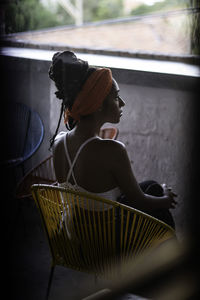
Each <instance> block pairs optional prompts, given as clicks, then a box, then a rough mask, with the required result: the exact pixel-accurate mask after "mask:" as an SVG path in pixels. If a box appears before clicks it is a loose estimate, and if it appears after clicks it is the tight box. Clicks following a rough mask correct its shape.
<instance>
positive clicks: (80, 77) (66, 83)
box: [49, 51, 96, 149]
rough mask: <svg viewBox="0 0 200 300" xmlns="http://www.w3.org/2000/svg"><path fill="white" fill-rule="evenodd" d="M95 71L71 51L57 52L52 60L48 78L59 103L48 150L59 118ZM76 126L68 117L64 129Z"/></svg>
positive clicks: (70, 106) (51, 144)
mask: <svg viewBox="0 0 200 300" xmlns="http://www.w3.org/2000/svg"><path fill="white" fill-rule="evenodd" d="M95 70H96V69H95V68H93V67H89V65H88V62H87V61H84V60H81V59H78V58H77V57H76V55H75V54H74V53H73V52H71V51H63V52H57V53H55V54H54V56H53V58H52V64H51V66H50V69H49V77H50V79H52V80H53V81H54V83H55V86H56V88H57V91H56V92H55V95H56V97H57V98H58V99H60V100H61V101H62V102H61V109H60V117H59V121H58V125H57V128H56V131H55V133H54V135H53V137H52V138H51V139H50V149H51V147H52V146H53V143H54V140H55V137H56V135H57V133H58V129H59V127H60V122H61V118H62V115H63V112H64V110H65V109H67V108H68V109H69V110H71V108H72V106H73V103H74V100H75V99H76V96H77V95H78V93H79V92H80V90H81V88H82V86H83V85H84V83H85V81H86V80H87V78H88V77H89V76H90V75H91V74H92V72H94V71H95ZM75 125H76V122H75V121H74V119H73V118H72V117H69V121H68V124H66V127H67V129H68V130H71V129H73V128H74V126H75Z"/></svg>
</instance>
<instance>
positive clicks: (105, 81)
mask: <svg viewBox="0 0 200 300" xmlns="http://www.w3.org/2000/svg"><path fill="white" fill-rule="evenodd" d="M111 87H112V73H111V70H110V69H107V68H99V69H97V70H95V71H94V72H93V73H92V74H91V75H90V76H89V78H88V79H87V81H86V82H85V84H84V85H83V87H82V89H81V91H80V92H79V94H78V96H77V97H76V99H75V101H74V104H73V106H72V109H71V110H69V109H66V110H65V113H64V123H65V124H66V123H67V122H68V117H69V116H71V117H72V118H73V119H74V120H76V121H79V120H80V117H81V116H86V115H89V114H92V113H93V112H95V111H97V110H98V108H100V107H101V105H102V103H103V101H104V99H105V98H106V97H107V96H108V94H109V92H110V90H111Z"/></svg>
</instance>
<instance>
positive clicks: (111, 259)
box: [32, 185, 174, 299]
mask: <svg viewBox="0 0 200 300" xmlns="http://www.w3.org/2000/svg"><path fill="white" fill-rule="evenodd" d="M32 194H33V197H34V200H35V202H36V204H37V206H38V208H39V211H40V214H41V218H42V221H43V224H44V228H45V231H46V234H47V237H48V242H49V246H50V250H51V255H52V266H51V273H50V277H49V283H48V289H47V299H48V295H49V290H50V286H51V281H52V276H53V271H54V268H55V266H56V265H60V266H64V267H67V268H72V269H75V270H78V271H84V272H89V273H93V274H95V275H97V276H106V274H111V273H112V270H114V268H113V266H114V265H116V264H120V263H123V262H125V261H126V260H127V259H130V258H133V257H136V256H138V255H139V254H141V253H142V252H143V251H145V250H146V249H149V248H152V247H155V246H157V245H159V244H160V243H162V242H163V241H165V240H167V239H169V238H172V237H173V236H174V230H173V229H172V228H171V227H170V226H168V225H166V224H165V223H163V222H161V221H159V220H157V219H155V218H153V217H151V216H149V215H147V214H145V213H143V212H141V211H138V210H136V209H133V208H131V207H129V206H126V205H123V204H120V203H118V202H114V201H111V200H107V199H103V198H100V197H97V196H95V195H92V194H86V193H81V192H77V191H72V190H67V189H64V188H60V187H56V186H49V185H33V186H32ZM95 209H98V211H95ZM119 215H120V218H119V217H118V216H119ZM119 220H120V221H119Z"/></svg>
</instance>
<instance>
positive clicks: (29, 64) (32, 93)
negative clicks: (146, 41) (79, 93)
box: [3, 57, 196, 236]
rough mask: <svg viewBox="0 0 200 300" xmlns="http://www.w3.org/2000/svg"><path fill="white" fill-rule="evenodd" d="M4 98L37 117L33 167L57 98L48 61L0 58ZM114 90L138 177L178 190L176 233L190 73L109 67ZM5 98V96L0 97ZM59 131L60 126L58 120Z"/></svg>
mask: <svg viewBox="0 0 200 300" xmlns="http://www.w3.org/2000/svg"><path fill="white" fill-rule="evenodd" d="M3 65H4V67H5V68H6V72H5V73H6V77H5V83H4V90H5V93H4V95H5V96H4V99H6V98H12V99H13V101H21V102H23V103H25V104H27V105H29V106H30V107H32V108H33V109H35V110H36V111H37V112H38V113H39V114H40V116H41V118H42V120H43V122H44V126H45V137H44V141H43V143H42V146H41V147H40V149H39V150H38V152H37V153H36V154H35V155H34V156H33V157H32V159H31V160H30V162H28V163H27V168H30V167H31V166H34V165H35V164H36V162H39V161H40V160H42V159H43V158H44V157H46V156H47V155H49V154H50V153H49V151H48V147H49V138H50V136H51V135H52V134H53V132H54V131H55V128H56V125H57V122H58V118H59V110H60V101H59V100H58V99H57V98H56V97H55V95H54V92H55V88H54V85H53V83H52V82H51V81H50V79H49V78H48V75H47V72H48V68H49V62H44V61H38V60H29V59H20V58H13V57H4V58H3ZM113 74H114V77H115V78H116V80H117V81H118V83H119V87H120V90H121V91H120V95H121V96H122V98H123V99H124V100H125V102H126V106H125V108H124V114H123V117H122V119H121V122H120V124H119V125H117V127H118V128H119V132H120V134H119V139H120V140H121V141H122V142H124V143H125V144H126V146H127V150H128V153H129V157H130V160H131V164H132V167H133V170H134V173H135V176H136V178H137V179H138V181H142V180H145V179H155V180H157V181H159V182H160V183H162V182H166V183H167V184H169V185H170V186H172V188H173V189H174V190H175V191H176V192H177V193H178V194H179V198H178V201H179V204H178V208H177V209H176V210H175V211H174V212H173V214H174V216H175V220H176V225H177V229H178V232H179V236H182V234H183V233H184V232H185V230H186V227H187V222H186V221H187V217H188V212H187V211H186V208H187V206H185V204H186V203H187V201H188V200H189V198H190V191H189V190H188V184H187V183H188V180H189V177H190V173H191V170H192V165H191V163H190V161H191V150H192V147H191V145H192V142H193V141H192V128H193V126H192V119H193V99H194V97H195V96H196V91H194V83H195V82H196V79H195V78H189V77H188V78H187V77H183V78H181V76H177V77H176V76H170V75H158V74H151V73H148V74H147V73H144V72H136V71H130V70H120V69H113ZM4 101H5V100H4ZM60 129H61V130H65V128H64V126H63V125H62V126H61V128H60Z"/></svg>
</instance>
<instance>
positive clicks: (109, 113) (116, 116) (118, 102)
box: [103, 79, 125, 123]
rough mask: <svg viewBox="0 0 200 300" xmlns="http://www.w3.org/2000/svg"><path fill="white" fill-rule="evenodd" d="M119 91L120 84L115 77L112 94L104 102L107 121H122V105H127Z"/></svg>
mask: <svg viewBox="0 0 200 300" xmlns="http://www.w3.org/2000/svg"><path fill="white" fill-rule="evenodd" d="M119 91H120V90H119V86H118V84H117V82H116V81H115V80H114V79H113V83H112V88H111V91H110V94H109V95H108V97H107V98H106V99H105V101H104V104H103V108H104V109H103V113H104V114H105V119H106V122H109V123H119V121H120V117H121V116H122V107H123V106H124V105H125V102H124V101H123V100H122V98H121V97H120V95H119Z"/></svg>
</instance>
